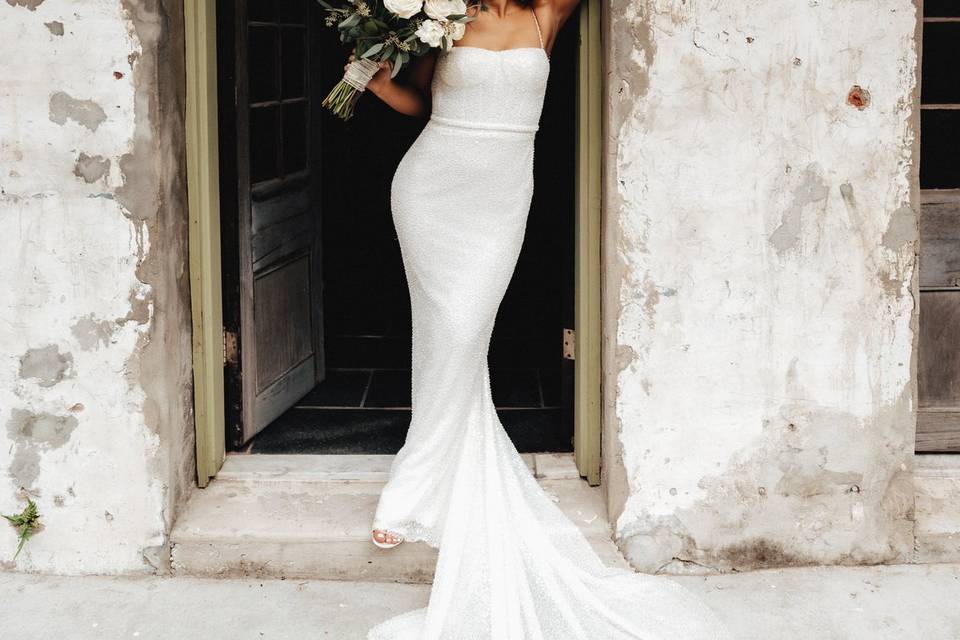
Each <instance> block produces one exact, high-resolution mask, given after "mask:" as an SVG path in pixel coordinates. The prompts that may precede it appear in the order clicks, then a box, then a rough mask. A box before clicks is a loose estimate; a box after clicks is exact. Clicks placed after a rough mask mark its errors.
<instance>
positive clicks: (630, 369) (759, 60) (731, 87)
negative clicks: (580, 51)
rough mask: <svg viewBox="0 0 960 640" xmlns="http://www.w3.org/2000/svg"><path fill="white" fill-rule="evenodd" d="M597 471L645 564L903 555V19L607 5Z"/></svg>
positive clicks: (907, 212)
mask: <svg viewBox="0 0 960 640" xmlns="http://www.w3.org/2000/svg"><path fill="white" fill-rule="evenodd" d="M605 31H606V32H605V42H606V45H605V48H606V52H607V56H608V59H607V72H608V73H607V77H606V82H607V92H606V93H607V104H606V110H605V118H606V122H605V125H606V129H605V130H606V135H607V140H606V156H605V158H606V159H605V163H606V167H605V196H604V205H605V232H604V233H605V236H604V239H605V258H604V260H605V265H604V268H605V293H604V295H605V300H604V303H605V333H606V335H607V342H606V347H605V349H606V351H605V354H604V361H605V406H606V412H605V425H604V469H605V474H606V477H605V481H606V487H607V493H608V502H609V505H610V508H611V516H612V517H617V516H619V517H618V518H617V522H616V535H617V538H618V542H619V544H620V546H621V549H623V550H624V552H625V553H626V555H627V556H628V558H629V559H630V560H631V562H632V563H633V564H634V565H635V566H637V567H639V568H642V569H645V570H649V571H711V570H731V569H749V568H756V567H762V566H774V565H799V564H811V563H874V562H892V561H898V560H905V559H906V558H907V556H908V553H909V551H910V549H911V547H912V544H913V501H914V498H913V485H912V479H911V475H910V470H911V464H912V454H913V446H914V445H913V439H914V423H915V420H914V412H915V397H916V392H915V388H914V384H913V382H912V381H913V379H914V376H913V374H912V372H913V369H914V364H913V352H914V348H913V343H914V333H915V321H916V317H915V302H914V299H915V290H916V285H915V278H914V262H915V260H914V253H915V242H916V236H917V220H916V215H915V211H917V201H916V193H915V188H914V187H915V184H916V176H915V173H916V170H917V168H916V162H915V155H914V154H915V143H916V122H917V120H918V118H917V110H918V107H917V104H916V102H917V100H916V91H915V88H916V86H915V85H916V69H917V47H918V39H917V33H918V12H917V11H916V9H915V7H914V4H913V3H912V2H910V1H909V0H873V1H867V0H860V1H851V0H809V1H804V2H769V1H765V0H744V1H743V2H706V1H698V0H687V1H680V0H675V1H672V2H671V1H664V0H645V1H641V0H612V1H611V2H610V3H609V6H608V7H607V13H606V17H605Z"/></svg>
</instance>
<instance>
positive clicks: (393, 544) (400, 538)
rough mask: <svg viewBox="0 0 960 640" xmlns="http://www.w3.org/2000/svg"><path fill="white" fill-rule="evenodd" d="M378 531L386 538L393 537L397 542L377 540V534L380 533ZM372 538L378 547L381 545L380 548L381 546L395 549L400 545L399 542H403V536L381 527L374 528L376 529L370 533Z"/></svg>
mask: <svg viewBox="0 0 960 640" xmlns="http://www.w3.org/2000/svg"><path fill="white" fill-rule="evenodd" d="M378 533H379V534H380V536H381V537H382V538H383V539H384V540H387V539H392V540H394V541H395V542H380V541H379V540H377V534H378ZM370 540H372V541H373V544H374V545H376V546H377V547H379V548H381V549H393V548H394V547H396V546H397V545H399V544H401V543H402V542H403V536H398V535H395V534H392V533H390V532H389V531H381V530H380V529H374V530H373V531H372V532H371V533H370Z"/></svg>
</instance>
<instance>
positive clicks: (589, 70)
mask: <svg viewBox="0 0 960 640" xmlns="http://www.w3.org/2000/svg"><path fill="white" fill-rule="evenodd" d="M215 5H216V3H214V2H208V1H205V0H185V2H184V27H185V29H184V30H185V34H184V35H185V39H186V74H187V78H186V88H187V96H186V134H187V191H188V203H189V217H190V235H189V254H190V299H191V313H192V316H193V380H194V421H195V429H196V455H197V484H198V485H199V486H200V487H205V486H206V485H207V484H208V483H209V481H210V479H211V478H212V477H214V476H215V475H216V474H217V471H219V470H220V467H221V466H222V464H223V461H224V459H225V456H226V447H225V433H226V420H225V415H224V414H225V395H224V367H223V364H224V361H225V353H226V345H225V336H224V329H223V289H222V283H221V262H220V253H221V247H220V185H219V153H218V136H219V127H218V116H217V109H218V106H217V80H218V78H217V31H216V26H217V19H216V7H215ZM600 17H601V4H600V0H584V1H583V2H582V3H581V5H580V48H579V82H578V87H577V123H578V124H577V151H576V162H577V184H576V196H575V206H576V214H575V217H576V222H575V229H576V231H575V233H576V257H575V271H576V273H575V284H574V287H575V293H574V305H575V310H574V318H575V324H576V343H575V347H574V359H575V362H576V365H575V382H574V457H575V459H576V464H577V468H578V469H579V471H580V474H581V475H582V476H583V477H585V478H586V479H587V481H588V482H589V483H590V484H591V485H598V484H600V445H601V425H602V404H601V398H602V394H601V341H602V328H601V314H602V309H601V302H600V301H601V275H602V272H601V246H600V242H601V240H600V238H601V219H602V209H601V166H602V156H601V153H602V140H603V138H602V135H603V127H602V116H601V107H602V90H603V76H602V72H603V63H602V56H603V48H602V47H601V20H600Z"/></svg>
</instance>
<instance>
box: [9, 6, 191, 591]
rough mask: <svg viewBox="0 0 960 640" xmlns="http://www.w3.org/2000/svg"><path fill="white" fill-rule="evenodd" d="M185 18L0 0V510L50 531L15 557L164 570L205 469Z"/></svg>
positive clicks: (154, 10)
mask: <svg viewBox="0 0 960 640" xmlns="http://www.w3.org/2000/svg"><path fill="white" fill-rule="evenodd" d="M181 15H182V9H181V7H180V5H179V3H177V2H161V1H159V0H157V1H149V0H125V1H122V2H80V1H78V0H74V1H67V0H6V2H5V3H0V57H2V59H3V60H4V61H5V63H4V74H3V77H2V78H0V101H2V104H3V108H2V109H0V225H2V229H3V233H2V234H0V272H2V273H3V274H4V278H2V279H0V300H2V301H3V304H2V305H0V424H2V425H4V426H5V428H3V429H0V513H13V512H17V511H20V510H21V509H22V508H23V506H24V504H25V499H26V497H27V496H30V497H32V498H33V499H34V500H35V501H36V502H37V503H38V506H39V510H40V513H41V515H42V523H43V526H44V529H43V531H42V532H41V533H39V534H38V535H36V536H35V537H34V538H33V539H32V540H31V541H30V542H29V543H28V544H27V546H26V547H25V549H24V551H23V553H22V554H21V556H20V557H19V558H18V560H17V563H16V568H17V569H22V570H31V571H43V572H55V573H116V572H137V571H153V570H156V569H160V570H163V569H164V568H165V566H166V563H167V562H168V559H167V558H168V557H169V554H168V553H166V551H165V549H166V546H165V545H166V532H167V531H168V530H169V526H170V522H171V520H172V518H173V515H174V513H175V510H176V507H177V505H178V504H180V502H181V501H182V497H183V494H184V492H185V490H186V489H188V488H189V487H190V485H191V483H192V482H193V458H192V455H193V442H192V417H191V397H190V390H191V386H190V385H191V378H190V331H189V327H190V323H189V315H188V312H189V305H188V273H187V262H186V260H187V252H186V229H187V226H186V225H187V218H186V206H185V202H184V199H185V197H186V193H185V186H184V182H183V175H184V164H183V124H182V119H183V89H182V83H183V77H184V76H183V53H182V51H183V41H182V29H183V27H182V24H181V20H182V18H181ZM175 34H179V35H177V36H176V37H174V35H175ZM16 542H17V539H16V534H15V531H14V530H13V529H12V528H10V527H6V526H0V562H2V563H3V564H2V567H3V568H14V565H13V564H12V563H10V562H9V558H11V556H12V555H13V551H14V549H15V547H16Z"/></svg>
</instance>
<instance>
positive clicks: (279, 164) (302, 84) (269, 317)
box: [225, 0, 324, 446]
mask: <svg viewBox="0 0 960 640" xmlns="http://www.w3.org/2000/svg"><path fill="white" fill-rule="evenodd" d="M230 4H232V5H233V11H234V16H233V20H234V22H233V26H234V39H233V41H234V43H235V46H234V52H233V53H234V55H233V61H234V69H235V72H234V73H233V74H232V77H233V78H234V86H233V95H234V96H235V128H236V139H235V140H236V142H235V150H236V153H235V156H234V157H235V160H236V174H235V175H236V186H235V188H236V209H235V212H236V216H237V224H236V236H235V242H236V243H237V247H238V250H237V254H236V256H237V259H238V261H239V265H238V269H237V280H238V284H237V288H236V289H237V293H238V295H239V299H240V303H239V305H238V309H237V313H236V314H235V315H236V317H237V319H238V321H239V328H238V331H239V340H238V343H239V358H237V359H236V361H235V362H234V363H232V364H231V363H229V362H228V367H230V366H234V367H236V368H237V369H238V370H239V374H237V375H234V376H230V377H231V378H232V379H235V380H238V381H239V387H240V388H239V395H240V396H241V401H240V402H239V405H240V406H239V410H238V411H237V414H238V416H237V417H238V418H239V422H240V425H238V428H237V429H235V431H234V438H233V444H234V446H238V445H240V444H242V443H243V442H245V441H246V440H249V439H250V438H251V437H253V436H254V435H256V433H257V432H259V431H260V430H261V429H263V428H264V427H266V426H267V425H269V424H270V422H272V421H273V420H274V419H276V418H277V417H278V416H279V415H280V414H281V413H283V412H284V411H286V410H287V409H289V408H290V407H291V406H293V405H294V404H295V403H296V401H297V400H299V399H300V398H301V397H303V396H304V395H305V394H306V393H308V392H309V391H310V390H311V389H312V388H313V387H314V386H315V385H316V384H317V382H319V381H321V380H322V379H323V374H324V357H323V310H322V281H321V271H320V265H321V259H320V199H319V173H320V172H319V163H318V162H316V161H315V159H314V158H315V151H316V147H317V146H318V144H317V141H318V138H319V131H317V130H316V123H319V122H320V119H319V118H318V117H317V114H316V110H317V109H318V108H319V100H316V99H315V97H316V96H315V95H314V94H313V90H314V88H315V86H314V85H316V84H317V83H313V82H311V81H310V78H311V73H310V70H311V69H313V68H314V67H315V65H313V64H311V56H312V55H314V53H313V51H312V47H310V41H311V33H312V30H313V23H312V19H313V17H314V16H315V15H316V11H315V10H314V9H313V7H312V4H314V3H311V2H310V0H285V1H282V0H247V1H241V2H236V3H230ZM225 271H226V269H225ZM225 306H227V305H225ZM228 315H229V314H228Z"/></svg>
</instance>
